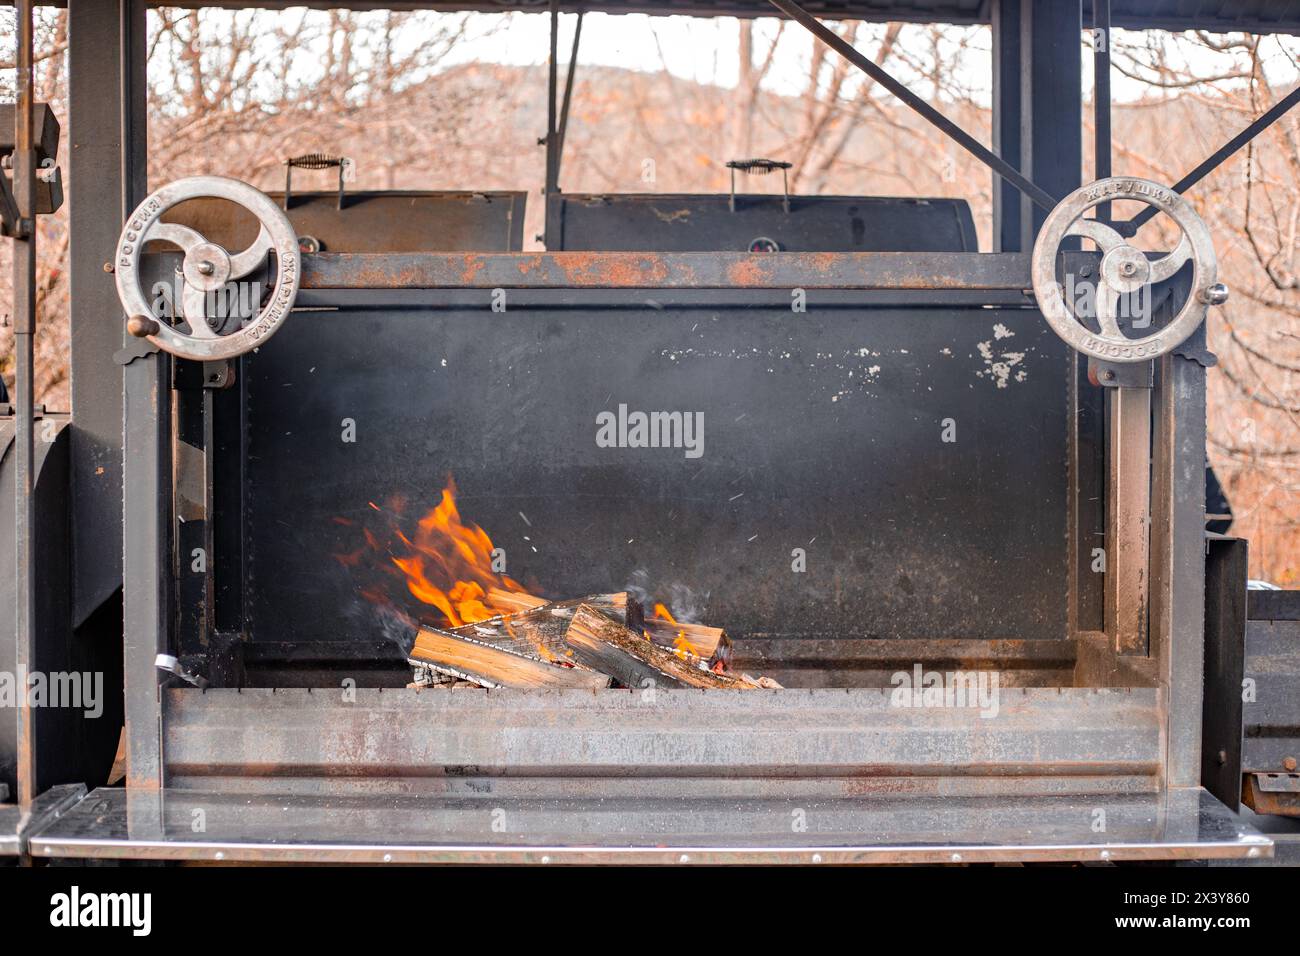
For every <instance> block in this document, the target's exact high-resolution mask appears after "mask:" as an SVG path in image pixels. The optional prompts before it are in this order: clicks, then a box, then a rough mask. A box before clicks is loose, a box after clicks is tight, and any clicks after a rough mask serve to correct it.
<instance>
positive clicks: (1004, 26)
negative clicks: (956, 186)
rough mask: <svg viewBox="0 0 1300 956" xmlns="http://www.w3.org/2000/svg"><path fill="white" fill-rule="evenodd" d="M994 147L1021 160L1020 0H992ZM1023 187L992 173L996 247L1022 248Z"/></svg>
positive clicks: (1005, 249) (1004, 155)
mask: <svg viewBox="0 0 1300 956" xmlns="http://www.w3.org/2000/svg"><path fill="white" fill-rule="evenodd" d="M989 15H990V18H991V19H992V21H993V27H992V32H993V148H994V150H995V151H996V152H997V154H998V155H999V156H1001V157H1002V158H1003V159H1005V160H1008V161H1009V162H1019V161H1020V136H1021V123H1022V111H1021V102H1020V95H1021V89H1020V86H1021V84H1020V69H1021V66H1020V63H1021V58H1022V53H1021V48H1020V0H992V3H991V6H990V9H989ZM1020 201H1021V200H1020V190H1018V189H1016V187H1015V186H1013V185H1012V184H1011V183H1009V182H1007V181H1006V180H1005V179H1003V178H1002V177H1001V176H999V175H998V174H997V173H996V172H995V173H994V174H993V251H994V252H1020V251H1021V244H1020V243H1021V227H1020V218H1021V217H1020Z"/></svg>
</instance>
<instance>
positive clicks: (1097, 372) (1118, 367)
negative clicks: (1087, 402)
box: [1088, 355, 1155, 388]
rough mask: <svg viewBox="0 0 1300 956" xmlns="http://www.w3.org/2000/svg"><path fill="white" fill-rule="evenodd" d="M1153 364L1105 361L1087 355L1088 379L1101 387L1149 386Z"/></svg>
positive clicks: (1151, 381)
mask: <svg viewBox="0 0 1300 956" xmlns="http://www.w3.org/2000/svg"><path fill="white" fill-rule="evenodd" d="M1154 370H1155V365H1154V363H1152V362H1138V363H1133V362H1126V363H1122V364H1121V363H1119V362H1105V361H1103V360H1101V359H1098V358H1093V357H1092V356H1091V355H1090V356H1088V381H1090V382H1092V383H1093V384H1094V385H1100V386H1101V387H1102V388H1151V386H1152V384H1153V381H1154Z"/></svg>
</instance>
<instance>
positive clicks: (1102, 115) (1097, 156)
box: [1092, 0, 1111, 222]
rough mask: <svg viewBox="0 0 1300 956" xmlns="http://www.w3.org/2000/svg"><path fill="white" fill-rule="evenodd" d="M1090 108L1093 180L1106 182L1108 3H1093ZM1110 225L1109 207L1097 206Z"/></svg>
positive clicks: (1099, 0) (1108, 152) (1100, 0)
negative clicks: (1091, 111) (1091, 117)
mask: <svg viewBox="0 0 1300 956" xmlns="http://www.w3.org/2000/svg"><path fill="white" fill-rule="evenodd" d="M1092 73H1093V87H1092V108H1093V112H1094V114H1095V115H1094V120H1093V123H1094V127H1095V128H1094V130H1093V166H1094V167H1095V168H1094V170H1093V177H1092V178H1093V179H1106V178H1108V177H1109V176H1110V171H1111V164H1110V158H1111V149H1110V0H1092ZM1094 215H1096V217H1097V218H1098V219H1100V220H1102V221H1105V222H1109V221H1110V203H1108V202H1104V203H1100V204H1099V205H1098V206H1097V212H1096V213H1095V214H1094Z"/></svg>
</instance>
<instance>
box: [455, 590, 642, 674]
mask: <svg viewBox="0 0 1300 956" xmlns="http://www.w3.org/2000/svg"><path fill="white" fill-rule="evenodd" d="M504 593H508V592H503V594H504ZM510 597H511V598H514V599H516V601H515V603H516V604H518V605H521V606H522V605H523V604H524V603H525V599H527V600H528V601H534V602H535V601H537V600H539V599H538V598H532V597H531V596H529V595H524V594H511V595H510ZM494 600H499V598H495V597H494ZM584 604H585V605H587V606H589V607H592V608H594V609H596V610H597V611H599V612H600V613H601V614H603V615H605V616H606V617H608V618H609V619H610V620H612V621H617V622H619V623H620V624H623V625H625V626H627V627H629V628H631V629H632V630H639V629H640V628H641V627H642V625H643V624H644V613H643V611H642V609H641V605H640V603H639V602H637V600H636V599H635V598H632V597H630V596H629V595H628V594H627V593H626V592H624V591H619V592H616V593H614V594H593V595H590V596H588V597H585V598H579V599H577V600H572V601H545V600H543V601H542V603H540V604H534V606H533V607H531V608H525V609H521V610H519V611H515V612H512V613H509V614H503V615H498V616H497V617H492V618H488V619H487V620H485V621H478V622H476V623H473V624H463V625H461V626H460V627H455V628H452V629H451V630H450V631H449V632H448V633H450V634H455V635H457V636H460V637H466V638H469V639H471V640H474V641H478V642H480V643H484V644H490V645H492V646H494V647H499V648H502V649H503V650H508V651H511V652H513V653H516V654H522V655H524V656H525V657H533V658H535V659H537V660H541V661H547V662H552V663H554V662H558V661H562V660H566V659H570V658H571V657H572V654H571V652H570V649H569V646H568V645H567V644H566V643H565V640H564V634H565V631H567V630H568V628H569V622H570V621H571V620H573V613H574V611H576V610H577V609H578V608H579V607H580V606H582V605H584Z"/></svg>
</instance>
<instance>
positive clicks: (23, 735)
mask: <svg viewBox="0 0 1300 956" xmlns="http://www.w3.org/2000/svg"><path fill="white" fill-rule="evenodd" d="M32 6H33V3H32V0H17V2H16V3H15V9H14V16H15V18H16V19H17V21H18V24H17V26H18V37H17V40H18V44H17V46H18V49H17V56H16V62H17V97H16V105H15V108H14V126H15V129H14V152H13V193H14V199H15V201H16V205H17V208H18V217H19V218H18V222H17V229H16V234H15V237H14V240H13V241H14V246H13V270H14V271H13V283H14V286H13V315H14V351H15V357H16V362H15V363H14V403H15V406H16V420H15V426H16V435H15V445H16V447H15V449H14V450H15V452H16V455H15V481H14V551H15V553H14V569H15V574H16V576H17V580H16V581H15V582H14V583H15V593H14V602H15V607H14V623H15V632H16V633H15V637H16V640H17V643H16V646H15V651H16V653H15V670H16V671H17V675H18V681H17V686H18V688H19V699H18V707H17V717H18V721H17V723H18V727H17V729H18V747H17V756H18V774H17V776H18V803H19V805H20V806H21V807H23V808H24V809H26V808H28V807H30V806H31V803H32V800H33V799H34V798H35V797H36V792H35V790H36V786H37V780H36V767H37V765H36V727H35V713H34V708H33V707H32V706H31V701H30V699H29V697H28V694H27V687H28V684H27V681H28V676H29V674H30V671H31V666H32V662H33V661H34V660H35V658H36V629H35V620H36V583H37V582H36V579H35V572H36V566H35V559H36V549H35V543H34V536H35V532H36V514H35V509H34V502H33V497H32V496H33V492H34V490H35V488H34V484H35V464H36V462H35V457H36V456H35V451H36V449H35V443H34V440H33V430H34V428H35V419H34V412H35V400H36V394H35V375H34V365H35V361H36V356H35V350H34V339H35V335H36V149H35V147H34V145H33V142H32V110H33V105H34V90H33V76H32V28H33V23H32Z"/></svg>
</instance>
